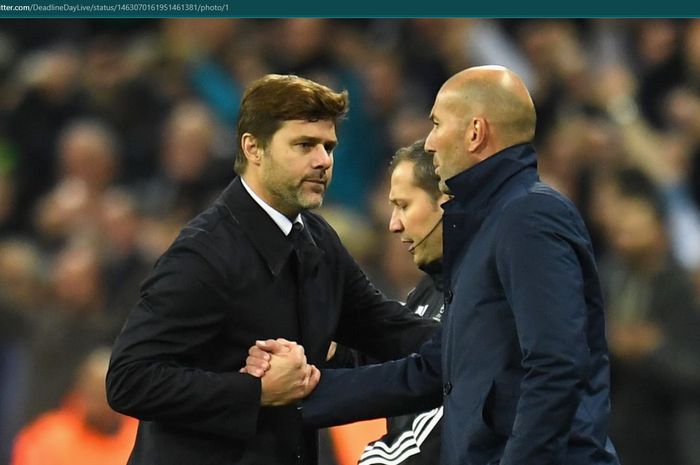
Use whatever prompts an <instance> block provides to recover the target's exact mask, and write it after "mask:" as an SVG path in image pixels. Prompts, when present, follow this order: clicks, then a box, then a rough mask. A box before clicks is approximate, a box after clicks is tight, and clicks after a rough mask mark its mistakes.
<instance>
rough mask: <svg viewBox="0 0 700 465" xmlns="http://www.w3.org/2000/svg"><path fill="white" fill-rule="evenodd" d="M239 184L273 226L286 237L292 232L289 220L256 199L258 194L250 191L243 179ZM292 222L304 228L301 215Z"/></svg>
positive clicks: (258, 198)
mask: <svg viewBox="0 0 700 465" xmlns="http://www.w3.org/2000/svg"><path fill="white" fill-rule="evenodd" d="M241 183H242V184H243V187H244V188H245V190H246V191H248V194H250V196H251V197H252V198H253V200H255V203H257V204H258V205H260V208H262V209H263V210H264V211H265V213H267V214H268V215H269V216H270V218H272V221H274V222H275V224H276V225H277V226H278V227H279V228H280V229H281V230H282V232H283V233H284V235H285V236H288V235H289V233H290V232H291V231H292V222H291V221H289V218H287V217H286V216H284V215H283V214H282V213H280V212H278V211H277V210H275V209H274V208H272V207H271V206H270V205H269V204H268V203H267V202H265V201H264V200H263V199H261V198H260V197H258V194H256V193H255V192H254V191H253V189H251V187H250V186H249V185H248V183H246V182H245V180H244V179H243V178H241ZM294 222H295V223H300V224H301V225H302V226H304V222H303V221H302V220H301V214H297V216H296V218H294Z"/></svg>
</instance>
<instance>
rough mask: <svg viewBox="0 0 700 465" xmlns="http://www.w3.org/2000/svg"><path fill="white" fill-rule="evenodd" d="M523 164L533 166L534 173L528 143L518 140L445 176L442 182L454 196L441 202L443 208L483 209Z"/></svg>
mask: <svg viewBox="0 0 700 465" xmlns="http://www.w3.org/2000/svg"><path fill="white" fill-rule="evenodd" d="M527 168H533V169H534V171H533V172H534V173H535V176H537V174H536V172H537V171H536V169H537V158H536V155H535V149H534V148H533V147H532V145H530V144H518V145H513V146H511V147H508V148H506V149H503V150H501V151H500V152H498V153H496V154H495V155H493V156H491V157H489V158H487V159H486V160H484V161H482V162H480V163H478V164H476V165H474V166H472V167H471V168H469V169H467V170H464V171H462V172H461V173H459V174H457V175H456V176H454V177H452V178H450V179H448V180H447V181H446V184H447V187H449V188H450V192H451V193H452V195H453V196H454V197H453V199H452V200H450V201H448V202H446V203H445V204H443V208H444V209H445V211H446V212H447V211H455V210H461V211H465V210H466V211H478V210H485V209H487V208H488V207H489V206H490V204H491V202H492V200H493V199H494V198H495V197H497V196H498V193H499V191H500V190H501V186H502V185H503V184H504V183H505V182H506V181H508V179H510V178H511V177H513V176H514V175H515V174H517V173H519V172H521V171H523V170H525V169H527Z"/></svg>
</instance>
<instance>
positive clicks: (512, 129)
mask: <svg viewBox="0 0 700 465" xmlns="http://www.w3.org/2000/svg"><path fill="white" fill-rule="evenodd" d="M440 94H443V95H444V97H446V98H447V100H448V101H449V102H450V104H451V105H452V106H453V107H454V109H455V110H456V111H460V113H461V114H463V115H464V116H465V117H466V118H469V117H472V116H481V117H483V118H484V119H485V120H486V121H487V122H488V123H489V125H490V127H491V129H492V131H493V132H492V134H493V136H494V137H496V138H497V143H498V144H497V145H498V147H497V149H502V148H505V147H508V146H511V145H514V144H518V143H522V142H530V141H532V139H533V137H534V135H535V124H536V115H535V106H534V104H533V103H532V98H531V97H530V93H529V92H528V90H527V87H525V84H524V83H523V81H522V79H520V77H519V76H518V75H517V74H515V73H514V72H513V71H511V70H509V69H508V68H504V67H503V66H475V67H473V68H467V69H465V70H464V71H460V72H459V73H457V74H455V75H454V76H452V77H451V78H450V79H448V80H447V82H445V84H444V85H443V86H442V88H441V89H440Z"/></svg>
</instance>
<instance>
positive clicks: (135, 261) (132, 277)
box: [99, 189, 153, 326]
mask: <svg viewBox="0 0 700 465" xmlns="http://www.w3.org/2000/svg"><path fill="white" fill-rule="evenodd" d="M141 226H142V218H141V215H140V213H139V212H138V210H137V206H136V202H135V200H134V198H133V197H132V196H131V195H129V193H128V192H127V191H124V190H119V189H112V190H110V191H108V192H106V193H105V195H104V196H103V197H102V203H101V208H100V218H99V232H100V235H99V237H100V239H101V240H100V244H99V246H100V257H101V272H102V276H103V278H104V294H105V305H104V307H105V309H106V311H107V312H108V313H109V315H108V317H109V318H110V319H111V320H114V324H115V326H121V325H122V324H123V323H124V321H126V317H127V315H128V313H129V312H130V311H131V307H132V306H133V305H134V303H135V302H136V301H137V300H138V296H139V288H140V284H141V281H142V280H143V279H145V278H146V276H147V275H148V272H149V271H150V269H151V266H152V265H153V262H152V260H150V259H149V258H148V257H147V256H146V255H145V254H144V251H143V250H142V246H141V244H140V243H139V234H140V231H141Z"/></svg>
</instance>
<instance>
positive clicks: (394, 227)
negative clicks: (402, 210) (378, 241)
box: [389, 208, 403, 233]
mask: <svg viewBox="0 0 700 465" xmlns="http://www.w3.org/2000/svg"><path fill="white" fill-rule="evenodd" d="M389 231H391V232H393V233H400V232H401V231H403V223H401V220H400V219H399V215H397V214H396V208H394V211H392V212H391V219H389Z"/></svg>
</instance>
